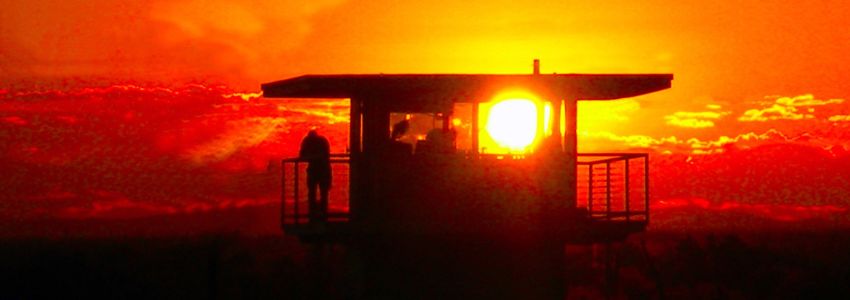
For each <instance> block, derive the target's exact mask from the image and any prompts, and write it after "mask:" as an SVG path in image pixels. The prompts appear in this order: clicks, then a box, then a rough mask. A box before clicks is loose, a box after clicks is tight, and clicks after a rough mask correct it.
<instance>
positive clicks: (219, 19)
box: [0, 0, 343, 86]
mask: <svg viewBox="0 0 850 300" xmlns="http://www.w3.org/2000/svg"><path fill="white" fill-rule="evenodd" d="M341 2H343V1H342V0H315V1H298V0H280V1H273V0H246V1H224V0H211V1H204V0H176V1H165V0H154V1H140V0H129V1H113V0H91V1H35V2H32V1H12V3H4V6H3V10H2V11H0V32H2V33H3V34H0V45H3V46H2V47H0V81H9V82H11V83H15V84H17V83H18V82H19V81H21V80H23V79H27V80H33V81H34V83H35V84H38V86H44V84H43V83H44V81H45V80H46V79H53V78H57V79H61V78H74V79H77V78H92V77H98V78H103V79H104V80H112V82H118V81H124V80H137V81H153V82H174V81H181V82H186V81H197V80H202V81H207V82H222V81H225V82H236V83H242V84H244V86H248V84H251V86H255V85H256V82H258V81H259V80H261V79H267V78H270V77H273V76H280V68H281V67H282V66H286V65H287V64H286V63H287V62H288V61H287V59H288V58H290V57H289V56H287V55H288V54H290V53H292V51H294V50H296V49H298V48H299V47H301V46H302V45H303V43H304V41H305V39H306V38H307V37H308V36H309V35H310V34H311V33H312V32H313V22H314V20H313V16H314V15H315V14H317V13H319V12H321V11H323V10H326V9H330V8H333V7H336V6H337V5H339V4H341ZM110 83H111V82H110ZM56 84H61V83H56ZM65 84H68V83H67V82H66V83H65Z"/></svg>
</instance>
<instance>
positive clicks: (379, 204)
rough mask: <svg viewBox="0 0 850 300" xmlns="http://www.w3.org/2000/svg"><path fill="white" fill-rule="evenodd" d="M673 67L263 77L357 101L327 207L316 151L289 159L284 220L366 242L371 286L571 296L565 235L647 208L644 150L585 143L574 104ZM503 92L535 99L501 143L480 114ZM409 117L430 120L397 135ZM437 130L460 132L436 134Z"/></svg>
mask: <svg viewBox="0 0 850 300" xmlns="http://www.w3.org/2000/svg"><path fill="white" fill-rule="evenodd" d="M672 79H673V76H672V75H671V74H540V73H539V68H538V64H537V61H535V71H534V73H532V74H520V75H492V74H399V75H385V74H380V75H305V76H300V77H295V78H291V79H286V80H282V81H276V82H271V83H266V84H263V85H262V90H263V94H264V96H265V97H266V98H323V99H324V98H347V99H350V103H351V106H350V107H351V108H350V120H351V123H350V128H349V133H350V136H349V141H350V145H348V149H349V151H348V153H339V154H333V155H332V167H333V173H334V174H333V176H334V188H333V189H334V191H335V192H334V193H332V198H331V203H332V204H331V209H330V211H329V212H327V214H326V216H327V217H326V218H325V219H322V220H318V221H317V220H315V219H311V218H310V215H311V213H315V212H311V211H309V210H310V208H311V207H315V206H311V205H308V203H307V197H306V194H307V193H305V192H304V190H305V189H306V174H305V168H306V165H307V163H306V162H303V161H300V160H299V159H298V158H291V159H285V160H284V161H283V165H282V170H283V174H282V181H281V183H282V191H281V200H282V202H281V226H282V229H283V230H284V232H285V233H286V234H291V235H296V236H298V237H300V238H301V239H302V241H305V242H339V243H343V244H345V245H349V246H351V247H354V248H357V249H359V250H357V251H358V252H360V253H363V255H364V257H365V258H364V260H365V261H366V263H365V264H366V265H369V266H373V267H369V268H371V269H370V271H366V272H365V273H368V274H373V275H364V276H366V277H370V276H371V277H373V278H371V279H370V278H366V279H364V282H365V283H364V286H365V290H366V292H365V295H366V296H367V297H371V296H375V295H386V294H389V295H396V296H404V297H410V296H415V295H419V296H422V297H425V295H427V296H428V297H435V296H436V297H442V296H447V295H448V296H450V298H451V296H457V297H474V298H479V297H490V296H496V297H504V296H506V295H507V296H516V297H519V298H559V297H561V298H563V295H564V291H563V290H562V287H560V286H563V278H564V277H563V273H562V272H563V270H562V269H560V268H559V267H558V266H559V264H560V265H561V266H562V265H563V249H564V245H565V244H591V243H603V242H612V241H620V240H623V239H625V238H626V237H627V236H628V235H629V234H632V233H636V232H640V231H643V230H644V229H645V227H646V226H647V224H648V222H649V219H650V218H649V216H650V214H649V212H650V209H649V178H648V174H649V164H648V159H649V158H648V155H647V154H645V153H578V152H577V151H576V143H577V142H576V115H577V106H576V104H577V102H578V101H607V100H616V99H620V98H626V97H633V96H638V95H643V94H647V93H652V92H655V91H659V90H664V89H667V88H669V87H670V86H671V81H672ZM506 90H522V91H525V92H526V93H528V94H529V95H532V96H533V97H534V98H535V99H534V100H533V101H534V103H535V107H536V112H537V118H536V120H537V121H536V122H537V123H538V124H537V126H536V129H535V131H536V134H535V136H534V139H535V142H534V143H533V145H532V146H530V147H528V148H526V149H524V150H523V151H508V152H501V153H492V151H488V149H486V147H485V145H484V143H483V141H482V139H483V138H484V136H483V132H484V131H485V130H484V129H483V128H482V127H483V126H484V124H483V122H484V120H483V118H486V113H487V111H486V110H487V109H488V107H490V106H491V105H492V104H493V101H498V97H499V95H500V94H501V93H503V92H504V91H506ZM404 119H407V120H408V121H409V122H410V124H411V127H416V126H420V127H421V126H423V125H422V124H425V125H429V124H430V125H429V126H431V128H430V130H428V134H427V135H426V134H420V135H418V136H415V135H414V136H413V137H412V138H413V139H412V140H409V141H408V143H407V144H409V146H406V147H398V144H399V143H404V142H405V141H403V140H394V139H393V138H392V136H391V130H392V127H393V125H394V124H395V123H397V122H399V121H401V120H404ZM423 119H424V120H426V121H422V120H423ZM562 128H563V132H561V131H562ZM432 133H433V134H435V135H436V134H440V133H442V134H443V136H449V137H450V139H451V141H450V142H448V143H446V142H445V140H442V141H443V143H441V144H440V146H435V145H436V144H437V142H436V141H433V140H431V135H432ZM399 270H404V271H399ZM414 273H415V274H419V275H416V276H415V277H416V278H408V279H404V278H405V276H408V277H409V276H411V275H410V274H414ZM460 273H462V274H466V275H457V274H460ZM375 274H378V275H375ZM423 274H424V275H423ZM451 274H454V275H451ZM498 274H501V275H498ZM447 276H448V277H447ZM452 276H454V277H452ZM428 278H430V279H428ZM448 278H452V279H448ZM505 278H511V279H510V280H507V279H505ZM449 281H450V282H454V283H447V282H449ZM459 282H460V283H459ZM475 282H478V283H475ZM447 284H448V286H447ZM452 284H460V286H456V285H452ZM414 298H417V297H414Z"/></svg>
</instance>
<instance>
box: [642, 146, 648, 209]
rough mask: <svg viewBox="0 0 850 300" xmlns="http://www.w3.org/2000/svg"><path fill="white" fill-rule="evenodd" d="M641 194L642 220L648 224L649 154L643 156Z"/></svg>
mask: <svg viewBox="0 0 850 300" xmlns="http://www.w3.org/2000/svg"><path fill="white" fill-rule="evenodd" d="M643 192H644V195H643V199H644V206H643V211H644V215H645V217H644V218H645V219H646V223H647V224H649V154H644V156H643Z"/></svg>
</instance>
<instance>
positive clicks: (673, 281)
mask: <svg viewBox="0 0 850 300" xmlns="http://www.w3.org/2000/svg"><path fill="white" fill-rule="evenodd" d="M644 247H645V248H644ZM643 249H646V251H644V250H643ZM330 252H331V254H330V259H329V260H328V261H329V262H331V264H332V265H334V264H338V265H342V261H343V259H341V257H343V256H344V255H343V254H342V253H343V252H344V248H341V247H335V248H332V250H331V251H330ZM566 252H567V255H568V258H567V266H566V269H567V274H568V276H567V281H568V283H569V298H572V299H594V298H604V296H605V295H606V293H608V294H609V295H611V296H612V298H615V299H618V298H622V299H626V298H636V299H663V298H666V299H779V298H785V299H788V298H791V299H798V298H809V299H822V298H836V297H841V295H848V294H850V285H848V283H850V232H847V231H820V232H799V231H798V232H768V231H763V232H748V233H743V234H740V233H739V234H728V233H717V232H714V233H712V232H706V233H690V234H688V233H681V232H677V233H665V232H649V233H645V234H642V235H638V236H633V237H632V238H631V239H630V240H628V241H627V242H625V243H621V244H617V245H614V246H613V248H612V249H611V252H610V254H611V255H610V256H611V257H612V259H611V268H612V269H614V270H617V272H616V273H617V274H618V276H616V277H610V278H611V280H609V281H608V284H606V281H605V280H604V279H605V274H606V273H605V271H604V270H605V268H604V259H603V258H604V257H605V247H604V246H596V247H586V246H569V247H567V249H566ZM308 261H310V255H309V253H308V251H306V250H305V248H304V247H303V246H301V245H300V243H299V242H298V241H297V240H296V239H293V238H291V237H282V236H280V235H263V236H250V235H244V234H224V235H222V234H219V235H213V234H207V235H196V236H170V237H133V238H121V237H101V238H92V237H88V238H85V237H65V238H53V239H48V238H22V237H18V238H7V239H5V240H3V241H2V244H0V270H2V272H0V298H3V299H33V298H53V297H58V296H61V297H66V298H95V297H97V298H104V297H108V298H189V299H194V298H207V299H211V298H283V299H310V298H316V297H319V296H320V297H322V298H324V297H331V298H344V296H345V295H346V294H347V293H348V292H350V291H351V286H350V285H346V283H345V282H344V281H345V280H346V278H349V277H346V275H345V271H344V269H345V268H344V267H339V268H338V269H336V270H330V271H329V272H328V273H326V274H317V272H315V270H312V269H311V268H309V267H307V266H308V265H309V263H308ZM609 274H610V273H609ZM319 282H324V283H319ZM355 289H356V288H355ZM317 291H319V292H317Z"/></svg>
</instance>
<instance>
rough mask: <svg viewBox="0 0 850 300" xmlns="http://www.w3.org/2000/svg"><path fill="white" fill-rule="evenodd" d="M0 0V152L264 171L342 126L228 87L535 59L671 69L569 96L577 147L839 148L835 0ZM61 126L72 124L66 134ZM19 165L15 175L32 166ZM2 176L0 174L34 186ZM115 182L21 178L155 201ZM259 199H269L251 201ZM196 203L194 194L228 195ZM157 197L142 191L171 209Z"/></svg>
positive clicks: (571, 68) (591, 66) (844, 39)
mask: <svg viewBox="0 0 850 300" xmlns="http://www.w3.org/2000/svg"><path fill="white" fill-rule="evenodd" d="M2 7H3V9H2V10H0V98H2V100H3V102H0V133H2V134H3V135H4V136H8V137H12V139H5V138H4V139H5V140H4V141H3V142H2V143H0V151H2V152H3V153H4V154H3V158H4V160H9V161H15V162H21V163H26V164H31V165H38V166H43V167H45V168H48V167H49V168H53V167H57V168H58V167H60V166H61V167H63V168H64V167H66V165H68V164H70V165H74V166H76V165H77V164H81V165H82V166H87V165H88V164H89V162H90V161H94V160H95V158H97V157H99V155H101V156H102V152H106V153H108V154H106V155H107V156H108V155H113V156H115V157H125V156H126V155H128V154H129V153H132V152H126V151H128V149H126V146H122V145H118V144H114V143H112V142H108V141H105V140H104V139H103V138H102V137H101V138H97V136H98V135H107V137H110V138H116V139H121V138H126V136H124V135H122V134H125V133H122V132H123V131H118V132H117V133H116V132H113V131H104V132H101V129H100V128H103V127H111V126H118V127H120V128H125V129H124V130H126V131H127V132H129V133H132V134H138V137H135V138H134V139H131V140H130V141H129V143H130V145H133V144H132V143H137V144H135V145H137V146H138V145H141V144H145V145H146V146H145V147H142V148H144V149H146V150H145V151H150V152H149V153H148V152H146V154H145V155H147V156H146V157H147V158H146V159H153V158H156V161H157V163H162V162H161V161H162V160H163V159H165V158H167V159H168V160H169V161H170V160H171V159H173V160H174V162H179V163H180V164H185V166H182V165H181V166H182V167H185V168H189V169H191V170H195V171H197V169H193V168H198V165H201V166H202V167H203V168H212V169H213V170H221V169H227V170H235V171H234V172H237V171H240V170H242V171H244V170H255V171H256V170H262V169H263V168H264V166H265V163H266V159H268V158H269V157H271V156H274V155H280V154H281V153H280V152H274V151H279V150H273V148H274V147H272V146H280V143H281V142H276V141H274V139H279V138H281V137H284V136H290V135H291V136H293V137H291V138H289V139H288V140H286V141H284V142H282V143H283V144H286V143H290V142H292V141H291V140H292V139H295V140H297V139H298V138H299V137H300V135H301V134H303V133H302V132H301V131H299V130H302V129H304V128H305V127H304V126H306V125H305V124H307V123H311V122H319V123H325V127H326V129H328V130H331V131H333V130H337V129H338V128H340V126H339V123H340V122H344V121H345V120H344V116H340V115H339V114H338V112H337V111H336V110H337V109H338V108H339V107H338V106H339V103H321V104H314V105H307V104H304V103H302V104H301V105H302V106H293V105H283V104H280V105H279V104H277V103H274V104H273V102H272V103H269V102H263V101H258V100H256V99H253V100H252V101H248V102H245V101H243V100H241V99H239V98H234V97H229V96H226V97H222V93H224V95H228V93H230V92H232V91H233V90H235V91H242V92H257V91H258V90H259V84H260V83H262V82H268V81H273V80H278V79H283V78H288V77H292V76H297V75H301V74H315V73H380V72H383V73H530V72H531V61H532V59H534V58H538V59H540V60H541V64H542V72H544V73H549V72H558V73H673V74H675V79H674V81H673V88H672V89H669V90H666V91H662V92H658V93H654V94H651V95H647V96H642V97H639V98H636V99H627V100H620V101H614V102H606V103H584V104H581V105H580V108H579V114H580V119H579V139H580V149H581V150H583V151H593V150H613V149H616V150H623V149H641V150H651V151H655V152H656V153H659V154H660V153H668V154H674V155H684V157H687V156H690V155H701V154H708V153H715V154H716V153H718V152H719V151H726V150H728V148H729V147H730V146H735V147H741V148H750V147H755V146H759V145H764V144H770V143H781V144H783V143H784V144H795V145H796V144H803V145H805V146H806V147H815V148H818V149H824V150H827V151H831V152H830V153H834V152H835V151H833V150H835V149H837V148H836V146H837V147H839V148H841V149H845V148H846V149H850V102H847V101H845V100H846V99H850V90H847V88H846V84H845V81H846V79H847V78H848V75H846V74H850V63H848V62H849V61H850V56H848V54H847V53H850V4H848V2H846V1H838V0H825V1H824V0H821V1H815V0H803V1H773V0H770V1H754V0H739V1H725V2H719V1H713V2H712V1H658V0H650V1H625V0H620V1H549V2H548V3H546V2H544V1H533V2H529V1H524V2H523V1H424V0H423V1H409V2H408V3H401V2H400V1H389V0H373V1H357V0H355V1H343V0H315V1H294V0H276V1H261V0H249V1H238V2H237V1H223V0H214V1H198V0H177V1H164V0H155V1H109V0H91V1H80V0H72V1H68V0H66V1H23V0H11V1H10V0H3V3H2ZM128 84H129V85H128ZM187 84H189V85H187ZM193 84H198V85H193ZM113 85H119V87H118V88H116V87H112V88H106V89H105V90H99V89H90V88H92V87H109V86H113ZM139 86H141V87H154V89H150V90H148V89H145V88H141V87H139ZM222 86H224V87H222ZM161 88H171V89H168V90H166V89H161ZM33 91H50V92H49V93H47V94H33V93H32V92H33ZM62 91H70V92H69V94H62ZM128 93H129V95H131V97H130V98H126V99H125V98H122V97H125V96H126V94H128ZM187 95H188V96H187ZM74 99H76V100H74ZM116 99H122V100H120V101H119V100H116ZM175 99H179V100H175ZM39 101H41V102H39ZM187 101H188V102H187ZM193 101H194V102H193ZM42 103H43V104H42ZM163 107H167V108H168V109H171V110H182V111H176V112H173V113H165V112H162V111H161V110H162V109H163ZM116 124H120V126H119V125H116ZM45 128H46V129H45ZM55 133H62V134H66V133H69V134H71V135H72V136H73V138H72V139H71V140H70V141H71V143H68V138H64V137H63V138H58V139H57V138H56V137H55V136H57V135H56V134H55ZM129 133H127V134H129ZM334 134H336V133H334ZM42 135H43V136H42ZM340 136H344V135H343V134H340ZM13 139H14V141H13ZM60 144H71V145H73V146H72V147H68V148H62V147H59V146H57V145H60ZM337 144H339V143H337ZM80 145H82V146H80ZM290 148H291V147H290ZM104 149H106V150H104ZM270 149H272V150H270ZM110 151H112V152H110ZM286 151H289V150H286ZM272 152H274V153H272ZM163 157H165V158H163ZM116 161H119V159H117V158H116ZM114 164H115V167H116V168H118V169H116V170H123V168H131V166H125V165H123V163H118V162H114ZM147 164H151V163H150V162H148V163H147ZM31 165H27V166H22V167H21V168H23V169H21V170H29V169H27V168H29V167H31ZM81 168H82V167H81ZM107 169H108V168H107ZM21 172H23V173H20V174H19V175H20V176H18V177H19V179H20V178H25V177H26V176H31V175H32V176H34V175H33V173H31V172H30V171H21ZM81 172H83V173H86V172H87V171H85V172H84V171H81ZM89 173H91V172H89ZM93 174H96V173H93ZM169 174H170V173H169ZM677 174H678V173H677ZM36 175H39V174H36ZM243 175H244V174H243ZM243 175H239V176H243ZM169 176H170V175H169ZM174 176H177V175H174ZM245 176H248V175H245ZM213 177H214V176H213ZM62 178H64V177H61V176H60V179H58V180H60V181H61V180H65V179H67V178H65V179H62ZM9 180H11V181H9ZM9 180H7V181H3V182H0V185H3V186H6V187H8V186H11V187H14V188H17V189H18V190H19V191H23V192H22V193H27V192H29V190H26V189H21V188H20V186H15V184H20V181H15V180H18V179H14V178H13V179H9ZM204 180H208V181H209V182H216V180H219V179H215V178H207V179H204ZM240 180H242V179H240ZM264 180H265V179H264ZM119 181H120V180H119ZM209 182H206V181H205V183H209ZM128 184H129V185H131V186H132V185H133V183H126V182H123V181H121V182H117V183H114V184H113V183H108V184H107V183H104V184H103V186H98V187H92V188H91V189H84V188H78V187H76V186H74V184H71V183H68V182H65V183H60V184H57V185H56V186H48V185H44V186H41V185H39V186H38V188H35V187H33V190H32V191H31V192H32V194H33V195H35V196H33V197H35V198H33V199H47V198H50V197H54V196H57V195H59V196H62V195H68V194H63V193H66V192H68V191H63V189H62V187H63V186H73V188H72V189H71V192H70V193H72V194H73V195H76V196H80V195H82V196H80V197H88V198H86V199H89V200H87V201H89V202H87V203H89V204H91V203H94V202H96V201H99V200H98V199H101V198H109V197H108V195H113V194H110V193H118V194H120V195H123V196H121V197H113V198H115V199H120V200H121V201H136V200H139V201H143V202H144V201H148V202H144V203H149V202H150V201H153V200H150V199H152V198H155V199H160V198H161V197H160V196H161V195H149V194H148V192H147V191H145V189H144V188H140V187H135V186H134V187H132V188H129V187H127V186H126V185H128ZM173 188H174V190H175V191H180V190H182V188H183V187H180V186H175V187H173ZM841 188H842V189H846V188H850V187H847V186H842V187H841ZM109 189H116V190H119V191H118V192H115V191H109ZM103 190H106V191H107V192H104V191H103ZM139 191H143V192H139ZM137 192H138V193H137ZM207 192H208V191H207V190H203V191H199V192H198V193H200V194H204V193H207ZM209 194H210V195H212V194H221V193H220V192H214V193H213V192H210V193H209ZM225 194H226V193H225ZM260 194H262V195H263V196H262V197H267V196H269V195H267V194H268V193H267V192H263V191H257V192H256V193H255V194H252V196H250V197H254V196H256V197H260V196H257V195H260ZM51 195H52V196H51ZM204 195H206V194H204ZM167 196H168V197H165V198H163V199H166V198H168V199H171V198H169V197H171V196H173V195H167ZM183 196H186V197H190V196H191V197H195V196H197V195H195V196H192V195H188V196H187V195H183ZM38 197H42V198H38ZM45 197H47V198H45ZM145 197H147V198H145ZM246 197H249V196H246ZM250 197H249V198H250ZM682 197H685V196H682ZM705 197H706V198H711V197H708V196H705ZM842 197H843V198H842ZM847 197H850V196H848V195H846V194H839V196H838V198H841V199H843V200H842V201H844V200H846V201H847V203H850V198H847ZM54 198H55V197H54ZM60 198H61V197H60ZM195 198H198V197H195ZM200 198H201V199H200V200H199V199H194V200H192V201H196V200H197V201H200V202H201V203H210V202H215V203H219V204H220V203H222V201H223V200H220V199H217V198H215V199H214V197H212V196H209V197H208V195H207V196H203V197H200ZM236 198H238V197H235V198H234V197H231V198H230V199H229V200H227V201H230V202H238V201H241V200H239V199H236ZM685 198H686V197H685ZM720 198H723V197H720ZM833 198H834V197H833ZM50 199H53V198H50ZM128 199H129V200H128ZM163 199H160V200H155V201H153V202H156V201H160V202H162V203H165V204H166V207H181V205H183V204H179V205H178V204H176V203H175V201H177V202H179V201H182V200H173V199H171V200H163ZM264 199H265V198H264ZM718 199H719V198H718ZM841 199H839V200H841ZM54 200H55V199H54ZM113 200H114V199H113ZM267 200H268V199H266V200H263V201H267ZM721 200H723V201H727V200H729V201H736V200H737V199H721ZM186 201H189V200H186ZM204 201H206V202H204ZM227 201H225V202H227ZM268 201H271V200H268ZM160 202H156V203H160ZM189 202H191V201H189ZM230 202H227V203H230ZM51 203H53V202H51ZM121 203H125V202H121ZM162 203H160V204H162ZM192 203H194V202H192ZM816 203H833V202H830V201H826V202H816ZM184 204H185V203H184ZM16 205H17V204H16ZM21 205H23V204H21ZM39 205H40V204H39ZM39 205H36V204H33V206H32V207H31V208H32V209H30V211H38V209H42V208H44V207H42V206H39ZM50 205H54V204H50ZM56 205H58V204H56ZM24 206H26V205H24ZM89 206H91V205H89ZM14 207H18V206H14ZM33 207H34V208H33ZM45 207H46V206H45ZM33 209H34V210H33ZM7 211H9V210H8V209H3V208H0V213H2V212H7Z"/></svg>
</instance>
